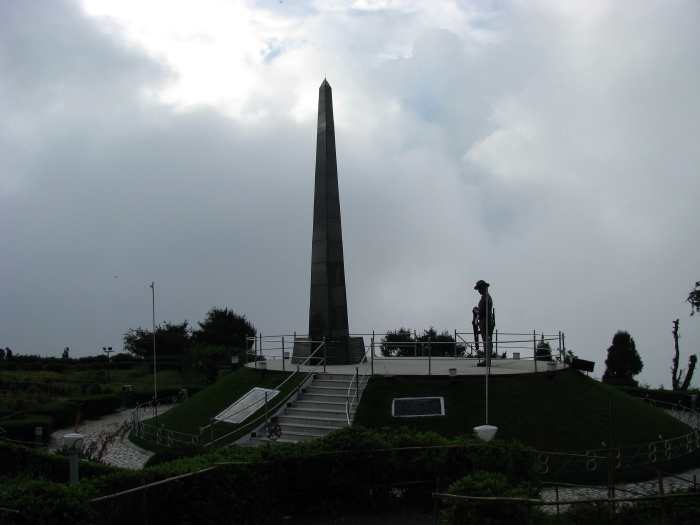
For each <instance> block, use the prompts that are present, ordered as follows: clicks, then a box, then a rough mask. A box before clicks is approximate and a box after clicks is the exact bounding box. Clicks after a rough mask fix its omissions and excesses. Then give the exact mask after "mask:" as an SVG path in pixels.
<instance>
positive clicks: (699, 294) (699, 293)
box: [686, 281, 700, 315]
mask: <svg viewBox="0 0 700 525" xmlns="http://www.w3.org/2000/svg"><path fill="white" fill-rule="evenodd" d="M686 301H687V302H689V303H690V315H693V314H694V313H695V312H698V313H700V281H698V282H696V283H695V288H693V289H692V290H691V291H690V293H689V294H688V298H687V299H686Z"/></svg>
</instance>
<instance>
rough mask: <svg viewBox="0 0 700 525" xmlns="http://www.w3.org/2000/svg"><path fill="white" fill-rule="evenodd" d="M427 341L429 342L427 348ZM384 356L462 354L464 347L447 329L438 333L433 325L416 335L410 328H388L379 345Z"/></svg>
mask: <svg viewBox="0 0 700 525" xmlns="http://www.w3.org/2000/svg"><path fill="white" fill-rule="evenodd" d="M428 343H436V344H431V346H430V349H428ZM380 351H381V353H382V356H384V357H413V356H415V355H416V354H418V355H426V356H427V355H428V352H430V355H432V356H434V357H440V356H453V355H455V351H456V352H457V355H464V353H465V351H466V347H465V346H464V345H463V344H461V343H460V344H457V343H456V341H455V338H454V336H453V335H452V334H450V333H449V332H448V331H447V330H443V331H442V332H440V333H438V332H437V330H435V328H434V327H432V326H431V327H430V328H428V329H427V330H423V333H422V334H421V335H419V336H416V335H415V333H414V332H413V331H412V330H411V329H410V328H403V327H401V328H399V329H398V330H390V331H388V332H387V333H386V335H385V336H384V337H383V338H382V345H381V347H380Z"/></svg>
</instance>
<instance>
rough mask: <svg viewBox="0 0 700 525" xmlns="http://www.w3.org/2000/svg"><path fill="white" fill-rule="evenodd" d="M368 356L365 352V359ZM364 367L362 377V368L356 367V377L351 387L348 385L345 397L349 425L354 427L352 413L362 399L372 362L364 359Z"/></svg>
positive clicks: (353, 378)
mask: <svg viewBox="0 0 700 525" xmlns="http://www.w3.org/2000/svg"><path fill="white" fill-rule="evenodd" d="M366 356H367V353H366V352H365V357H366ZM362 366H363V367H364V372H363V373H362V375H360V367H359V366H356V367H355V375H354V376H352V380H351V381H350V385H348V393H347V395H346V396H345V416H346V417H347V421H348V425H352V419H351V418H350V413H351V412H352V409H353V407H355V405H356V404H358V403H359V402H360V397H361V396H362V385H363V384H365V382H366V377H367V372H369V371H370V370H371V367H370V361H369V360H367V359H364V361H363V363H362ZM353 388H354V392H353Z"/></svg>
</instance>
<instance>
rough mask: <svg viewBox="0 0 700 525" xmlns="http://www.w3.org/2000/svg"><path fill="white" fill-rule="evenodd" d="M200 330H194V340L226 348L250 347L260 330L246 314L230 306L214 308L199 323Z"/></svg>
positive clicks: (198, 342) (200, 343)
mask: <svg viewBox="0 0 700 525" xmlns="http://www.w3.org/2000/svg"><path fill="white" fill-rule="evenodd" d="M197 324H198V325H199V330H194V331H193V332H192V340H193V341H194V342H195V343H197V344H199V345H204V346H222V347H224V348H250V346H252V342H250V341H248V337H254V336H255V335H256V334H257V333H258V331H257V330H256V329H255V326H253V324H252V323H251V322H250V321H248V319H246V317H245V316H244V315H238V314H237V313H235V312H234V311H233V310H229V309H228V308H216V307H214V308H212V309H211V310H209V311H208V312H207V315H206V317H205V318H204V321H203V322H201V323H197Z"/></svg>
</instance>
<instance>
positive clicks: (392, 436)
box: [0, 427, 539, 524]
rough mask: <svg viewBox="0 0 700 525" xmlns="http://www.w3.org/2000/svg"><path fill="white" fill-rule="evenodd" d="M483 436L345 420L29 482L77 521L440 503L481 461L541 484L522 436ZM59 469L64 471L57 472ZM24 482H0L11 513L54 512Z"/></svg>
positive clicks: (3, 503)
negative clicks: (143, 463)
mask: <svg viewBox="0 0 700 525" xmlns="http://www.w3.org/2000/svg"><path fill="white" fill-rule="evenodd" d="M475 445H476V443H475V442H474V441H473V440H472V439H471V438H468V437H462V438H459V439H456V440H454V441H450V440H446V439H444V438H442V437H440V436H438V435H437V434H432V433H416V432H413V431H409V430H405V429H400V430H386V431H374V430H367V429H363V428H361V427H347V428H345V429H341V430H338V431H336V432H333V433H331V434H329V435H328V436H326V437H325V438H321V439H318V440H315V441H310V442H300V443H293V444H281V443H280V444H276V445H275V446H272V447H269V448H268V447H258V448H251V447H231V448H226V449H221V450H218V451H215V452H212V453H209V454H206V455H200V456H196V457H191V458H183V459H179V460H176V461H172V462H169V463H163V464H160V465H157V466H154V467H149V468H145V469H143V470H141V471H129V470H123V471H119V472H115V473H109V474H107V475H104V476H99V477H90V476H89V475H88V474H84V475H82V478H81V479H82V481H81V483H80V484H78V485H77V486H76V487H75V488H73V487H71V489H70V493H69V494H66V493H65V492H63V491H61V490H58V491H56V492H55V493H54V492H52V489H51V487H50V485H51V484H52V483H55V482H56V480H57V478H56V476H57V474H56V473H50V474H47V473H45V475H46V477H47V481H45V482H44V484H45V485H48V487H47V486H42V485H41V484H38V485H32V487H31V491H34V492H32V494H34V495H36V496H39V495H40V497H41V498H42V499H48V500H49V501H48V502H47V505H46V508H50V509H53V510H52V512H53V513H56V512H61V513H62V514H63V515H65V516H70V517H71V519H72V520H75V521H74V523H95V522H98V521H99V522H101V523H126V522H130V521H134V520H135V521H139V522H141V521H143V520H144V516H145V513H147V514H148V519H149V523H153V524H159V523H163V524H166V523H168V524H169V523H186V522H193V523H266V522H272V521H276V520H278V519H279V518H280V517H282V516H285V515H292V516H312V515H313V516H319V515H324V516H329V517H330V516H334V515H335V516H337V515H348V514H352V513H356V512H372V511H375V510H377V509H383V510H387V509H390V508H402V509H405V508H407V507H421V508H423V509H432V505H433V500H432V493H433V492H435V489H436V487H439V488H442V489H445V488H446V487H447V486H448V485H449V484H450V483H451V482H453V481H455V480H457V479H460V478H461V477H463V476H464V475H465V473H470V472H474V471H482V470H487V471H496V472H501V473H503V475H504V476H505V477H506V479H507V480H508V481H509V482H510V483H519V482H522V481H523V480H525V479H527V480H528V481H531V482H533V483H534V485H535V487H537V486H538V480H539V470H538V466H537V462H536V458H534V457H532V456H531V455H530V454H524V453H523V448H524V447H522V445H520V444H518V443H508V444H507V445H508V447H509V448H507V449H502V448H493V447H483V446H475ZM495 445H500V446H503V445H504V443H502V442H496V443H495ZM416 447H419V448H416ZM211 467H214V468H212V469H211V470H205V469H210V468H211ZM81 468H82V467H81ZM202 470H205V471H204V472H201V471H202ZM193 472H199V473H198V474H196V475H191V476H189V477H185V478H182V479H179V480H177V481H172V482H169V483H165V484H161V485H157V486H153V487H149V489H148V497H147V498H144V497H143V496H144V493H141V492H135V493H131V494H129V495H124V496H119V497H115V498H110V499H107V500H104V501H102V502H99V503H94V504H90V503H89V501H88V500H89V499H91V498H94V497H98V496H107V495H114V494H116V493H119V492H122V491H125V490H129V489H133V488H138V487H139V486H141V485H142V484H151V483H155V482H157V481H161V480H164V479H170V478H173V477H176V476H182V475H185V474H190V473H193ZM61 476H65V473H63V474H61V473H60V472H59V473H58V478H59V479H61ZM62 479H65V478H62ZM48 480H51V481H48ZM18 490H19V489H16V488H15V489H10V488H8V489H6V490H3V489H0V507H6V508H11V509H15V510H19V511H20V512H21V514H19V515H13V516H10V519H9V521H7V523H29V522H32V523H42V522H48V519H49V516H46V515H45V514H44V511H43V509H42V508H37V507H38V506H36V505H34V506H31V505H30V504H29V503H27V504H26V505H24V504H23V503H22V502H24V501H25V500H26V501H27V502H28V501H29V498H25V499H22V498H18V499H13V498H14V497H15V496H16V495H17V491H18ZM26 490H30V489H26ZM64 500H65V503H61V502H62V501H64ZM62 505H63V506H62ZM41 507H44V506H43V505H42V506H41ZM13 520H14V521H13Z"/></svg>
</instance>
